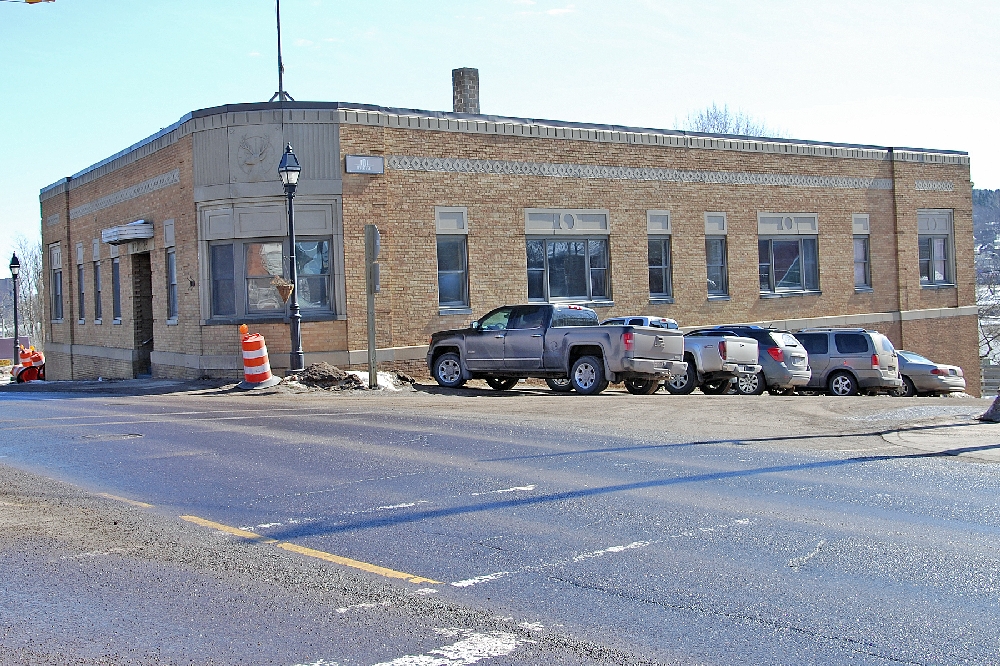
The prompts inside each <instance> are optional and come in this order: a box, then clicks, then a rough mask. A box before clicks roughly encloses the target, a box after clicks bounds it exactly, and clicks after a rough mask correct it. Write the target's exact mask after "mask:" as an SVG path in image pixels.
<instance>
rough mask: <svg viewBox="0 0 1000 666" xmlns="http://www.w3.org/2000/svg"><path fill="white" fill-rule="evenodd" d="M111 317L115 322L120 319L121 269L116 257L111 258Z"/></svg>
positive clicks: (118, 321) (119, 321)
mask: <svg viewBox="0 0 1000 666" xmlns="http://www.w3.org/2000/svg"><path fill="white" fill-rule="evenodd" d="M111 317H112V318H113V319H114V320H115V322H116V323H119V324H120V323H121V321H122V271H121V265H120V264H119V263H118V258H117V257H115V258H114V259H112V260H111Z"/></svg>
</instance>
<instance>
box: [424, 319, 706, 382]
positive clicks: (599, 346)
mask: <svg viewBox="0 0 1000 666" xmlns="http://www.w3.org/2000/svg"><path fill="white" fill-rule="evenodd" d="M683 356H684V337H683V335H682V334H681V332H680V331H674V330H665V329H655V328H648V327H645V326H600V325H599V320H598V317H597V313H596V312H594V311H593V310H591V309H590V308H585V307H582V306H579V305H554V304H549V303H531V304H528V305H513V306H505V307H502V308H497V309H496V310H493V311H491V312H489V313H487V314H486V316H484V317H483V318H482V319H480V320H478V321H474V322H472V324H470V325H469V327H468V328H465V329H458V330H451V331H441V332H439V333H435V334H434V335H432V336H431V340H430V347H429V348H428V350H427V367H428V368H429V369H430V372H431V376H433V377H434V379H435V380H436V381H437V383H438V384H440V385H441V386H446V387H449V388H457V387H459V386H462V385H463V384H464V383H465V382H466V381H467V380H469V379H485V380H486V381H487V383H488V384H489V385H490V386H491V387H493V388H494V389H496V390H498V391H503V390H506V389H509V388H512V387H513V386H514V385H515V384H516V383H517V381H518V380H519V379H522V378H526V377H535V378H540V379H545V380H546V381H547V382H548V384H549V387H551V388H552V389H553V390H554V391H572V390H576V391H577V393H581V394H584V395H594V394H597V393H600V392H601V391H603V390H604V389H606V388H607V387H608V384H609V383H618V382H625V388H626V389H627V390H628V391H629V392H630V393H652V392H653V391H655V390H656V388H657V387H658V386H659V384H660V382H662V381H665V380H668V379H670V378H671V377H673V376H674V375H678V374H683V373H684V372H686V370H687V366H686V365H685V364H684V362H683V361H682V360H681V359H682V358H683Z"/></svg>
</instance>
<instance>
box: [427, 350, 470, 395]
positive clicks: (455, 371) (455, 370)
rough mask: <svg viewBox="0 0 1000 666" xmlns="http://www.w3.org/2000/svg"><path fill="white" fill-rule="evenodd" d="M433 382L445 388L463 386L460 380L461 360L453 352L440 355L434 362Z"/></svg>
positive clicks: (462, 381) (463, 382) (462, 380)
mask: <svg viewBox="0 0 1000 666" xmlns="http://www.w3.org/2000/svg"><path fill="white" fill-rule="evenodd" d="M434 381H436V382H437V383H438V384H440V385H441V386H444V387H445V388H459V387H460V386H462V385H463V384H465V380H464V379H462V360H461V359H460V358H459V357H458V354H456V353H455V352H448V353H447V354H441V355H440V356H438V359H437V360H436V361H434Z"/></svg>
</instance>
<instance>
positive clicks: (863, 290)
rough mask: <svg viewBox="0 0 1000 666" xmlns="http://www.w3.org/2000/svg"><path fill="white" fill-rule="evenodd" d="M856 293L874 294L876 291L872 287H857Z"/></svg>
mask: <svg viewBox="0 0 1000 666" xmlns="http://www.w3.org/2000/svg"><path fill="white" fill-rule="evenodd" d="M854 293H855V294H874V293H875V290H874V289H872V288H871V287H855V288H854Z"/></svg>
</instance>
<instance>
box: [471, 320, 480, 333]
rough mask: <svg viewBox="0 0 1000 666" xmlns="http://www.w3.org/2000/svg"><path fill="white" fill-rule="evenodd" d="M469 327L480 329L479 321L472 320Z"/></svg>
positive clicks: (475, 329)
mask: <svg viewBox="0 0 1000 666" xmlns="http://www.w3.org/2000/svg"><path fill="white" fill-rule="evenodd" d="M469 328H471V329H472V330H474V331H478V330H479V322H478V321H473V322H471V323H470V324H469Z"/></svg>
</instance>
